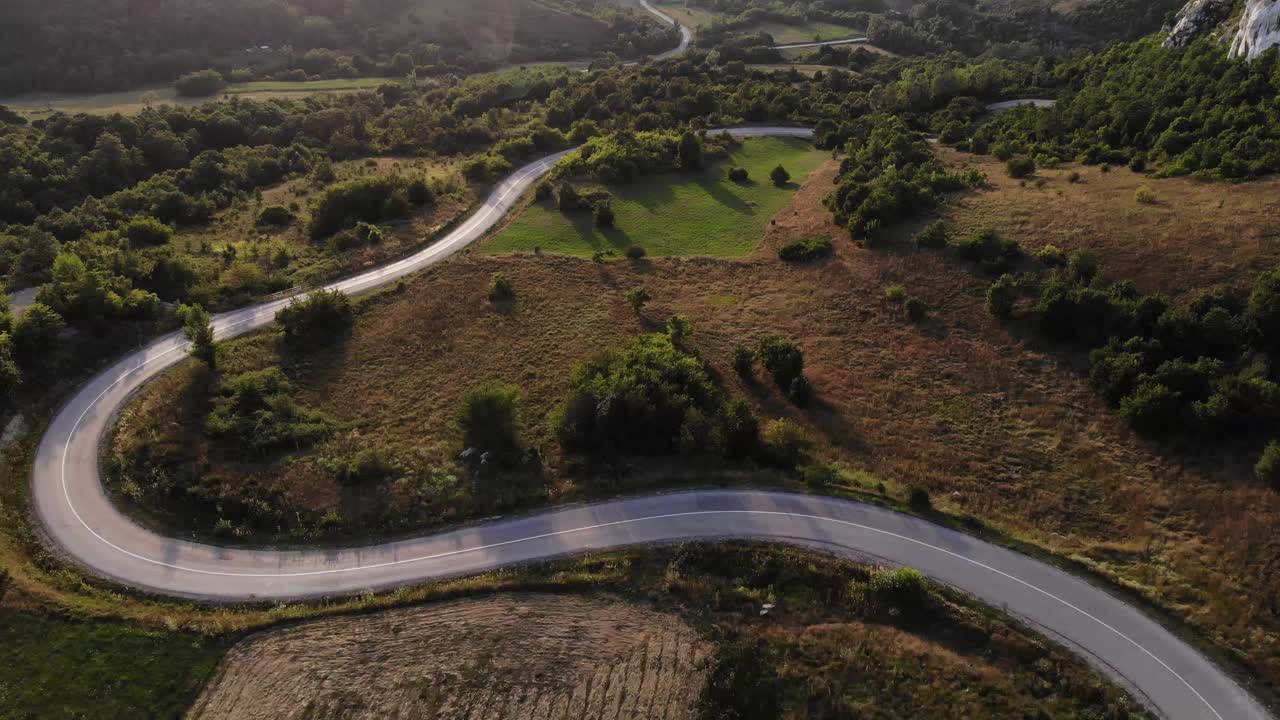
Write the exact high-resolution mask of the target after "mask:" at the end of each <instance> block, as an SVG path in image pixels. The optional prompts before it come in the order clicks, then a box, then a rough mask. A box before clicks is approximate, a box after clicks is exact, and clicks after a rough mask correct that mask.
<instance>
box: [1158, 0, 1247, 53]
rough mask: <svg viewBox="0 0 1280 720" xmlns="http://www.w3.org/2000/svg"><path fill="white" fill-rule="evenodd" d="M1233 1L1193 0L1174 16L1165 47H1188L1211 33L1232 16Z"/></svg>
mask: <svg viewBox="0 0 1280 720" xmlns="http://www.w3.org/2000/svg"><path fill="white" fill-rule="evenodd" d="M1231 5H1232V0H1191V2H1189V3H1187V4H1186V5H1183V6H1182V9H1181V10H1179V11H1178V14H1177V15H1176V16H1174V19H1173V27H1172V28H1171V29H1170V30H1169V36H1168V37H1166V38H1165V40H1164V46H1165V47H1176V48H1180V47H1186V46H1187V45H1190V44H1191V41H1192V40H1195V39H1196V38H1198V37H1200V36H1201V35H1204V34H1206V33H1208V32H1211V31H1212V30H1214V29H1215V28H1217V27H1218V25H1220V24H1222V21H1223V20H1226V19H1227V17H1228V16H1230V15H1231Z"/></svg>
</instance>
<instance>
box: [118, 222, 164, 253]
mask: <svg viewBox="0 0 1280 720" xmlns="http://www.w3.org/2000/svg"><path fill="white" fill-rule="evenodd" d="M122 230H123V232H124V236H125V237H127V238H129V244H130V245H132V246H134V247H150V246H152V245H163V244H165V243H167V242H169V238H171V237H173V228H171V227H169V226H168V225H165V224H164V223H162V222H160V221H159V220H157V219H155V218H153V217H136V218H134V219H132V220H130V221H129V222H128V223H126V224H125V226H124V227H123V228H122Z"/></svg>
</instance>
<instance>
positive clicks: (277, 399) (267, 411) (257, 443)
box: [205, 367, 337, 452]
mask: <svg viewBox="0 0 1280 720" xmlns="http://www.w3.org/2000/svg"><path fill="white" fill-rule="evenodd" d="M290 389H291V387H290V384H289V381H288V379H286V378H285V375H284V372H282V371H281V370H280V368H278V367H269V368H266V369H263V370H257V371H253V372H247V373H241V374H239V375H233V376H231V377H227V378H224V379H223V380H222V382H220V383H219V385H218V389H217V394H216V396H215V397H214V400H213V411H212V412H210V413H209V417H208V419H207V420H206V421H205V429H206V431H207V432H208V433H209V434H210V435H212V436H214V437H224V438H228V439H232V440H234V441H236V443H237V444H238V445H240V446H242V447H247V448H251V449H253V450H256V451H259V452H268V451H272V450H284V449H291V450H299V449H302V448H305V447H308V446H310V445H312V444H314V443H316V442H317V441H319V440H321V439H323V438H325V437H327V436H328V435H329V434H330V433H332V432H333V430H334V429H335V428H336V427H337V423H336V422H335V421H334V420H333V419H332V418H330V417H328V416H327V415H325V414H323V413H321V412H319V411H316V410H311V409H308V408H303V407H300V406H298V405H297V404H296V403H295V402H294V401H293V399H292V398H290V397H289V395H288V393H289V391H290Z"/></svg>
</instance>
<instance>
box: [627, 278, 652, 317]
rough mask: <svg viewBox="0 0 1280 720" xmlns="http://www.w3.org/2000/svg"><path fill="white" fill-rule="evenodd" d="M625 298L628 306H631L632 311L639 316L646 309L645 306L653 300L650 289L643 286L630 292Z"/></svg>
mask: <svg viewBox="0 0 1280 720" xmlns="http://www.w3.org/2000/svg"><path fill="white" fill-rule="evenodd" d="M625 297H626V300H627V304H628V305H630V306H631V309H632V310H634V311H635V312H636V314H637V315H639V314H640V311H641V310H643V309H644V306H645V305H646V304H648V302H649V301H650V300H652V299H653V296H652V295H650V294H649V289H648V288H646V287H644V286H643V285H641V286H640V287H638V288H632V289H631V290H628V291H627V294H626V295H625Z"/></svg>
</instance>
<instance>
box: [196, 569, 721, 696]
mask: <svg viewBox="0 0 1280 720" xmlns="http://www.w3.org/2000/svg"><path fill="white" fill-rule="evenodd" d="M710 650H711V644H710V643H709V642H707V641H706V640H705V639H703V638H702V637H701V635H700V634H699V633H698V632H697V631H696V630H694V629H693V628H692V627H690V626H689V625H688V624H686V623H685V622H683V621H682V620H680V619H679V618H678V617H676V616H673V615H669V614H664V613H658V612H654V611H652V610H647V609H643V608H641V607H638V606H636V605H631V604H628V603H624V602H616V601H615V602H609V601H603V600H593V599H588V598H585V597H580V596H574V595H533V594H510V595H497V596H492V597H487V598H483V599H477V600H461V601H456V602H449V603H443V604H438V605H426V606H419V607H412V608H404V609H400V610H391V611H387V612H384V613H377V614H372V615H360V616H355V617H349V618H333V619H329V620H320V621H316V622H313V623H307V624H304V625H298V626H294V627H289V628H284V629H281V630H274V631H270V632H267V633H264V634H261V635H258V636H254V637H252V638H250V639H249V640H247V641H245V642H242V643H241V644H239V645H237V646H236V647H235V648H233V649H232V650H231V652H230V653H229V654H228V655H227V657H226V658H225V659H224V661H223V664H222V667H221V669H220V671H219V672H218V674H217V676H216V677H215V678H214V680H213V681H212V682H211V683H210V685H209V686H208V687H207V688H206V689H205V691H204V693H203V694H202V695H201V697H200V699H199V700H197V701H196V704H195V706H194V707H193V708H192V710H191V712H190V714H189V716H188V717H190V718H192V720H218V719H221V718H226V719H227V720H232V719H233V718H234V719H236V720H242V719H243V720H253V719H254V718H262V719H263V720H266V719H268V718H272V719H274V718H280V719H281V720H283V719H285V718H351V719H353V720H354V719H355V718H412V717H442V718H443V717H448V718H458V719H459V720H461V719H463V718H474V719H475V720H501V719H508V718H509V719H510V720H523V719H525V718H540V719H543V720H559V719H564V720H577V719H578V718H582V719H583V720H588V719H591V720H596V719H599V720H616V719H619V718H652V719H653V720H684V719H685V718H691V717H693V703H694V700H695V699H696V698H697V696H698V693H699V692H700V691H701V689H702V684H703V681H704V678H705V674H704V673H705V666H704V665H703V664H702V661H703V660H704V659H705V658H706V657H707V656H708V655H709V653H710Z"/></svg>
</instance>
